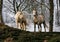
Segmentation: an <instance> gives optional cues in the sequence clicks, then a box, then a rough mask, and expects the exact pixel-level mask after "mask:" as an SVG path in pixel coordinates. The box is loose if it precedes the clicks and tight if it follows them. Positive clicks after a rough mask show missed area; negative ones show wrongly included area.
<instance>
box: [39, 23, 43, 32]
mask: <svg viewBox="0 0 60 42" xmlns="http://www.w3.org/2000/svg"><path fill="white" fill-rule="evenodd" d="M39 26H40V29H39V30H40V32H41V31H42V26H41V24H39Z"/></svg>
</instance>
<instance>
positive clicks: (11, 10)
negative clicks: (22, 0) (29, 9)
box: [3, 5, 14, 13]
mask: <svg viewBox="0 0 60 42" xmlns="http://www.w3.org/2000/svg"><path fill="white" fill-rule="evenodd" d="M3 6H4V7H6V8H7V9H8V10H9V11H10V12H12V13H14V12H13V9H10V8H8V7H7V6H5V5H3Z"/></svg>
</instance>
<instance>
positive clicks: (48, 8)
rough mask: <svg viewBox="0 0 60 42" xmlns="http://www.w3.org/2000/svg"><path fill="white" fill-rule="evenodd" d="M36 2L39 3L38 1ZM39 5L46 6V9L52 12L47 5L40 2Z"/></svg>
mask: <svg viewBox="0 0 60 42" xmlns="http://www.w3.org/2000/svg"><path fill="white" fill-rule="evenodd" d="M36 2H38V1H36ZM38 3H39V4H42V5H44V6H45V7H47V8H48V9H49V10H50V8H49V7H48V6H47V5H46V4H43V3H40V2H38Z"/></svg>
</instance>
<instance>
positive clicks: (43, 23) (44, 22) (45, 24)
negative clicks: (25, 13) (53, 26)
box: [43, 21, 46, 32]
mask: <svg viewBox="0 0 60 42" xmlns="http://www.w3.org/2000/svg"><path fill="white" fill-rule="evenodd" d="M43 25H44V29H45V32H46V23H45V21H44V22H43Z"/></svg>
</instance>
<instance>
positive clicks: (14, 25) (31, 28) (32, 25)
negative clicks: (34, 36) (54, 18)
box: [5, 23, 49, 32]
mask: <svg viewBox="0 0 60 42" xmlns="http://www.w3.org/2000/svg"><path fill="white" fill-rule="evenodd" d="M5 24H6V25H8V26H10V27H14V28H16V23H5ZM41 26H42V32H45V31H44V27H43V24H41ZM26 28H27V29H26V31H30V32H34V24H33V23H30V24H29V25H27V26H26ZM36 32H38V26H37V25H36ZM46 32H49V28H46Z"/></svg>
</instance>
